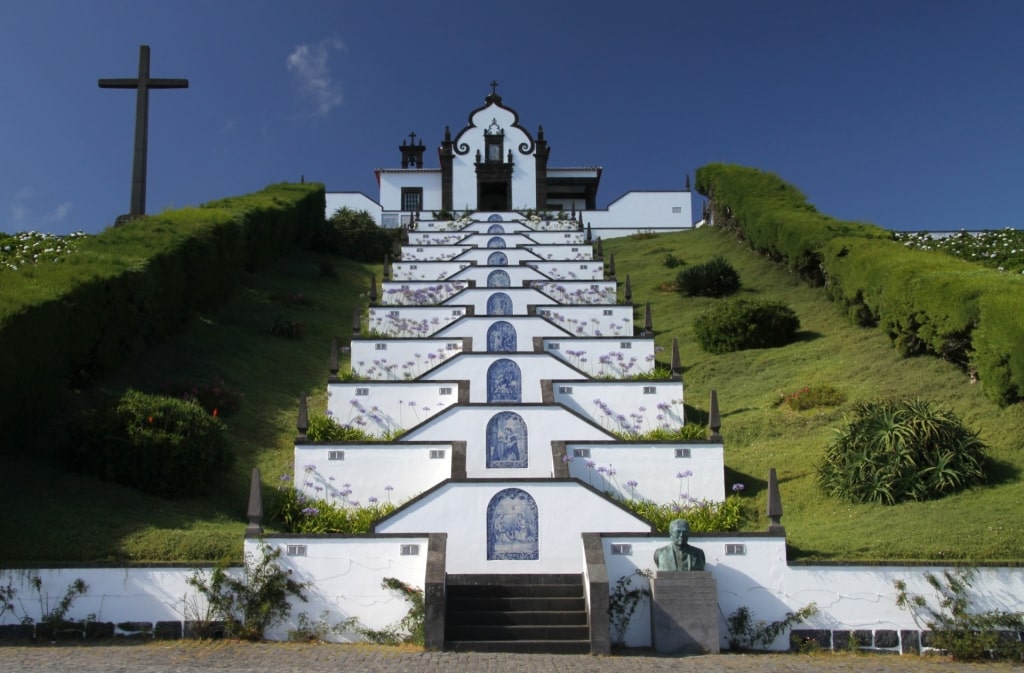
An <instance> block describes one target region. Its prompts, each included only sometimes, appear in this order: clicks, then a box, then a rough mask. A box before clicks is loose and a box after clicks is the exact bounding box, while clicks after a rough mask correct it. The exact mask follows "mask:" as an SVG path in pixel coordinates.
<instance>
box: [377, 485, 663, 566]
mask: <svg viewBox="0 0 1024 673" xmlns="http://www.w3.org/2000/svg"><path fill="white" fill-rule="evenodd" d="M510 486H514V487H515V488H520V489H522V490H524V491H526V492H527V493H529V494H530V496H531V497H533V499H534V501H535V502H536V504H537V523H538V546H539V554H538V555H539V558H538V559H537V560H534V561H513V560H495V561H488V560H487V505H488V503H489V502H490V501H491V498H493V497H494V496H495V495H496V494H497V493H498V492H499V491H502V490H504V489H505V488H508V487H510ZM567 512H572V513H573V514H574V515H573V516H566V513H567ZM424 530H425V531H427V532H446V533H448V548H447V562H448V564H447V569H446V570H447V572H448V573H451V574H456V573H579V572H582V569H583V565H584V563H583V547H582V545H581V544H580V539H581V536H582V534H583V533H584V532H595V531H598V532H600V531H616V532H618V531H623V532H625V531H635V532H649V531H650V526H649V524H647V523H645V522H644V521H642V520H641V519H639V518H637V517H636V516H635V515H633V514H632V513H631V512H628V511H626V510H624V509H622V508H621V507H618V506H616V505H615V504H613V503H611V502H609V501H608V500H607V499H605V498H603V497H602V496H601V495H600V494H598V493H595V492H594V491H592V490H590V489H587V488H586V487H584V486H582V485H581V484H578V483H576V482H565V481H562V482H526V483H524V482H515V483H513V484H507V483H506V484H503V483H492V482H461V483H454V482H453V483H449V484H445V485H444V486H442V487H441V488H440V489H438V490H437V491H435V492H433V493H431V494H429V496H428V497H426V498H424V499H423V500H420V501H416V502H414V503H411V504H410V506H409V507H408V509H405V510H402V511H401V512H399V513H397V514H395V515H393V516H391V517H389V518H387V519H385V520H384V521H383V522H382V523H380V524H378V525H377V532H379V533H385V532H386V533H411V532H412V531H418V532H422V531H424Z"/></svg>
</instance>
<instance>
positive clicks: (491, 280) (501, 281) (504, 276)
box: [487, 269, 512, 287]
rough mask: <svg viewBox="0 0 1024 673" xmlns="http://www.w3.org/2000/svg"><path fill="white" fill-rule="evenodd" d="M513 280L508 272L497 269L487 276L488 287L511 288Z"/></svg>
mask: <svg viewBox="0 0 1024 673" xmlns="http://www.w3.org/2000/svg"><path fill="white" fill-rule="evenodd" d="M511 285H512V279H511V278H510V277H509V275H508V272H507V271H502V270H501V269H495V270H494V271H491V272H490V273H489V274H487V287H511Z"/></svg>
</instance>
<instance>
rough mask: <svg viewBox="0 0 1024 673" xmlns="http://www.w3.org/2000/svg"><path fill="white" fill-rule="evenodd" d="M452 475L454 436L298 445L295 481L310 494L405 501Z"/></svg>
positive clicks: (364, 501)
mask: <svg viewBox="0 0 1024 673" xmlns="http://www.w3.org/2000/svg"><path fill="white" fill-rule="evenodd" d="M339 452H341V453H343V455H344V457H343V458H338V457H337V456H338V455H339ZM332 455H333V456H334V458H332ZM451 476H452V447H451V443H449V442H430V443H425V444H424V443H398V442H393V443H386V444H385V443H381V444H367V443H361V444H360V443H342V444H327V443H314V444H296V445H295V473H294V474H293V476H292V482H293V483H294V486H295V488H297V489H298V490H299V491H301V492H302V493H304V494H306V495H307V496H308V497H310V498H317V499H320V498H322V499H325V500H327V501H328V502H332V503H334V504H336V505H339V506H341V507H345V506H352V505H351V503H352V501H357V502H359V503H360V504H361V505H362V506H364V507H365V506H367V505H370V504H372V502H371V500H370V499H371V498H376V499H377V501H378V502H392V503H395V504H396V505H399V504H401V503H403V502H405V501H407V500H409V499H411V498H414V497H416V496H417V495H419V494H420V493H423V492H424V491H426V490H427V489H430V488H433V487H434V486H436V485H437V484H439V483H441V482H442V481H444V480H445V479H448V478H450V477H451Z"/></svg>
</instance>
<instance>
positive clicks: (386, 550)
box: [245, 536, 427, 642]
mask: <svg viewBox="0 0 1024 673" xmlns="http://www.w3.org/2000/svg"><path fill="white" fill-rule="evenodd" d="M266 540H267V542H268V544H270V545H273V546H274V547H276V548H279V549H282V550H286V549H287V548H288V545H290V544H291V545H295V544H301V545H304V546H305V550H304V551H305V555H304V556H287V555H286V554H285V553H284V552H282V554H281V556H280V557H279V559H278V561H279V564H280V566H281V567H282V568H284V569H285V570H287V571H290V572H291V579H294V580H295V581H297V582H307V583H308V586H307V588H306V590H305V592H304V593H305V595H306V598H307V600H308V602H306V603H303V602H300V601H297V600H292V601H291V604H292V610H291V614H290V615H289V618H288V619H287V620H286V621H285V622H283V623H281V624H280V625H278V626H276V627H274V628H273V629H270V630H269V631H268V632H267V634H266V636H267V638H268V639H270V640H287V638H288V631H289V630H290V629H295V628H297V627H298V616H299V613H302V612H305V613H306V615H307V616H308V617H309V619H310V620H311V621H312V622H313V623H316V621H317V620H318V619H319V618H320V617H321V616H322V615H323V613H324V612H325V611H326V613H327V615H326V618H325V619H326V621H327V623H328V624H330V625H332V626H333V625H335V624H340V623H341V622H343V621H345V620H346V619H348V618H349V617H358V618H359V625H360V626H362V627H364V628H370V629H382V628H384V627H386V626H388V625H390V624H394V623H395V622H397V621H398V620H400V619H402V617H404V616H405V615H406V613H408V612H409V608H410V605H409V603H408V602H407V601H406V600H405V599H403V598H402V597H400V596H398V595H396V594H395V593H394V592H392V591H390V590H388V589H386V588H384V587H382V586H381V582H382V580H384V579H385V578H389V577H390V578H394V579H397V580H401V581H402V582H404V583H405V584H407V585H409V586H412V587H416V588H419V589H422V588H423V585H424V581H425V578H426V569H427V538H426V537H425V536H402V537H386V538H368V537H350V538H337V537H326V538H293V537H291V536H281V537H276V536H271V537H268V538H266ZM403 545H405V546H409V545H415V546H417V547H418V554H416V555H403V554H402V547H403ZM245 546H246V551H249V552H250V553H258V551H259V545H258V542H257V541H255V540H246V542H245ZM327 640H330V641H333V642H355V641H361V640H362V637H361V636H359V635H358V634H356V633H353V632H346V633H342V634H330V635H329V636H328V638H327Z"/></svg>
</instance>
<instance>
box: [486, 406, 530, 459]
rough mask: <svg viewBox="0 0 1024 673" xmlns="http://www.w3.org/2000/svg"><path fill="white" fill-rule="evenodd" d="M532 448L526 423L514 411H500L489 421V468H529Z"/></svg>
mask: <svg viewBox="0 0 1024 673" xmlns="http://www.w3.org/2000/svg"><path fill="white" fill-rule="evenodd" d="M529 459H530V446H529V437H528V434H527V432H526V421H524V420H523V417H522V416H520V415H519V414H517V413H516V412H514V411H499V412H498V413H496V414H494V416H492V417H491V420H489V421H487V461H486V465H487V467H488V468H503V467H512V468H525V467H528V466H529Z"/></svg>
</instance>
